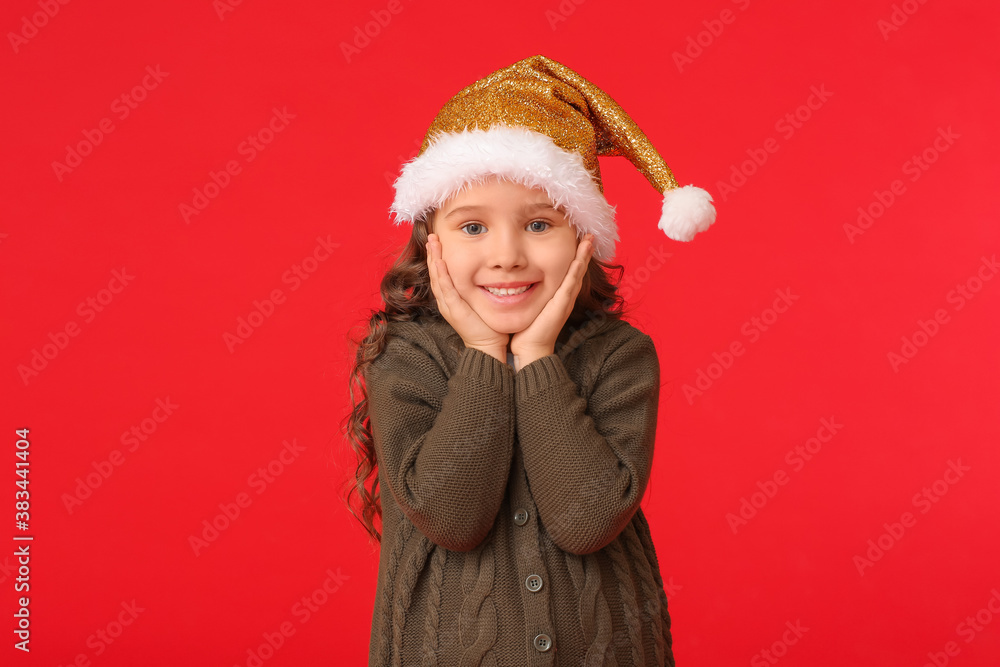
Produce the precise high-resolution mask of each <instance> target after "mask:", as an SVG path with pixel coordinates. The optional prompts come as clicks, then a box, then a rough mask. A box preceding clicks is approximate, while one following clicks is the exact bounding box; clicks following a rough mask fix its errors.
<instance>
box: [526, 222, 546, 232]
mask: <svg viewBox="0 0 1000 667" xmlns="http://www.w3.org/2000/svg"><path fill="white" fill-rule="evenodd" d="M532 225H545V226H544V227H542V228H541V229H539V228H538V227H533V226H532ZM551 226H552V225H551V224H549V223H548V222H546V221H545V220H532V221H531V222H529V223H528V227H531V230H532V231H535V232H544V231H545V230H546V229H548V228H549V227H551Z"/></svg>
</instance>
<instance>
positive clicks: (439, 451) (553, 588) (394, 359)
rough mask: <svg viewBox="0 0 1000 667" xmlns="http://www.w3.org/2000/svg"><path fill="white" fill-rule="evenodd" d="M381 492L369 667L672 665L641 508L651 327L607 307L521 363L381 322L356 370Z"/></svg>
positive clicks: (652, 370)
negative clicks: (378, 348) (550, 350)
mask: <svg viewBox="0 0 1000 667" xmlns="http://www.w3.org/2000/svg"><path fill="white" fill-rule="evenodd" d="M366 381H367V387H368V392H369V399H370V408H371V425H372V431H373V434H374V437H375V447H376V450H377V455H378V461H379V484H380V488H381V489H382V534H383V538H382V547H381V553H380V556H379V577H378V585H377V588H376V593H375V610H374V613H373V615H372V633H371V644H370V652H369V667H390V666H395V665H402V666H407V665H420V666H424V667H478V666H482V667H514V666H515V665H516V666H524V665H530V666H536V665H537V666H541V665H546V666H562V667H568V666H570V665H572V666H573V667H576V666H578V665H585V666H586V667H599V666H602V665H610V666H614V667H628V666H637V665H643V666H645V667H668V666H673V665H674V658H673V652H672V642H671V635H670V616H669V614H668V613H667V597H666V593H665V591H664V588H663V578H662V576H661V574H660V568H659V563H658V561H657V556H656V552H655V550H654V548H653V541H652V538H651V536H650V532H649V525H648V524H647V523H646V519H645V517H644V515H643V513H642V510H641V509H640V507H639V504H640V501H641V500H642V496H643V493H644V491H645V489H646V484H647V482H648V480H649V473H650V469H651V466H652V462H653V441H654V437H655V434H656V413H657V402H658V399H659V363H658V360H657V356H656V349H655V348H654V346H653V341H652V339H651V338H650V337H649V336H647V335H646V334H644V333H642V332H641V331H639V330H638V329H636V328H634V327H633V326H632V325H631V324H628V323H627V322H623V321H617V320H604V321H598V322H593V323H590V324H588V325H585V326H584V327H582V328H581V329H580V330H578V331H575V332H573V333H572V335H571V336H569V338H568V339H567V340H566V342H565V344H561V345H559V346H557V350H556V353H555V354H551V355H549V356H547V357H543V358H541V359H537V360H536V361H534V362H532V363H530V364H528V365H527V366H525V367H523V368H521V369H520V370H519V371H518V372H517V373H514V370H513V368H512V367H511V366H509V365H507V364H504V363H503V362H501V361H499V360H497V359H495V358H494V357H492V356H490V355H488V354H485V353H483V352H481V351H479V350H476V349H473V348H466V347H465V345H464V343H463V342H462V339H461V337H459V336H458V334H457V333H455V330H454V329H452V327H451V326H450V325H449V324H448V323H447V322H445V321H443V320H441V319H438V318H421V319H418V320H416V321H414V322H393V323H391V324H390V325H389V339H388V343H387V346H386V349H385V351H384V352H383V353H382V354H381V355H380V356H379V357H378V359H376V361H375V362H374V363H373V364H372V365H371V366H370V367H369V370H368V374H367V376H366Z"/></svg>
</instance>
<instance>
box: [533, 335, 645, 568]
mask: <svg viewBox="0 0 1000 667" xmlns="http://www.w3.org/2000/svg"><path fill="white" fill-rule="evenodd" d="M659 389H660V367H659V360H658V359H657V356H656V349H655V347H654V345H653V341H652V339H651V338H650V337H649V336H648V335H646V334H643V333H639V335H637V336H633V337H631V338H629V339H628V340H626V341H625V342H624V343H623V344H621V345H620V346H618V347H617V348H616V349H614V350H613V351H612V352H611V353H610V354H609V355H608V356H607V358H606V359H605V360H604V362H603V364H602V366H601V368H600V371H599V372H598V376H597V378H596V380H595V385H594V389H593V392H592V393H591V396H590V399H589V401H588V400H585V399H584V398H582V397H581V396H580V393H579V390H578V388H577V386H576V383H575V382H574V381H573V380H572V378H571V377H570V376H569V373H568V372H567V370H566V367H565V365H564V364H563V362H562V360H561V359H560V358H559V357H558V356H556V355H554V354H552V355H549V356H547V357H542V358H541V359H537V360H535V361H533V362H532V363H530V364H528V365H527V366H525V367H523V368H522V369H521V370H520V371H518V373H517V375H516V377H515V390H514V393H515V406H516V410H515V412H516V415H517V419H516V422H517V436H518V441H519V442H520V446H521V451H522V454H523V457H524V467H525V472H526V474H527V476H528V482H529V484H530V487H531V494H532V496H533V497H534V499H535V504H536V506H537V508H538V513H539V517H540V518H541V521H542V524H543V525H544V526H545V528H546V530H547V531H548V533H549V535H550V536H551V537H552V540H553V542H555V544H557V545H558V546H559V547H560V548H561V549H563V550H564V551H569V552H570V553H574V554H581V555H582V554H588V553H591V552H594V551H597V550H599V549H601V548H603V547H604V546H606V545H607V544H608V543H610V542H611V541H612V540H614V539H615V538H616V537H617V536H618V534H619V533H621V531H622V530H623V529H624V528H625V526H626V525H627V524H628V522H629V521H631V520H632V516H633V515H634V514H635V512H636V510H638V509H639V503H640V502H641V501H642V496H643V493H644V492H645V490H646V483H647V482H648V480H649V473H650V469H651V467H652V462H653V442H654V440H655V437H656V416H657V404H658V401H659Z"/></svg>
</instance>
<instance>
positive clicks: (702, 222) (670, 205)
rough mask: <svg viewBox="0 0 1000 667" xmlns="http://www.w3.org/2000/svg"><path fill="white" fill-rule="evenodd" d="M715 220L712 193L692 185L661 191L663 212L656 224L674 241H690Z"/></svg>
mask: <svg viewBox="0 0 1000 667" xmlns="http://www.w3.org/2000/svg"><path fill="white" fill-rule="evenodd" d="M713 222H715V207H714V206H712V195H710V194H708V192H706V191H705V190H702V189H701V188H697V187H695V186H693V185H685V186H684V187H682V188H674V189H672V190H667V191H666V192H665V193H663V213H662V214H661V216H660V223H659V225H657V226H658V227H659V228H660V229H662V230H663V233H665V234H666V235H667V236H669V237H670V238H672V239H673V240H675V241H690V240H691V239H693V238H694V235H695V234H697V233H698V232H703V231H705V230H706V229H708V228H709V226H710V225H711V224H712V223H713Z"/></svg>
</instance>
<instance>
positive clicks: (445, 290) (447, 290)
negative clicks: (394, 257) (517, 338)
mask: <svg viewBox="0 0 1000 667" xmlns="http://www.w3.org/2000/svg"><path fill="white" fill-rule="evenodd" d="M425 247H426V249H427V269H428V273H429V274H430V278H431V291H432V292H433V293H434V298H435V299H437V306H438V311H439V312H440V313H441V315H442V316H443V317H444V319H445V320H447V322H448V324H450V325H451V326H452V328H453V329H454V330H455V331H456V332H457V333H458V335H459V336H461V337H462V340H463V341H465V346H466V347H474V348H477V349H479V350H482V351H484V352H486V353H487V354H491V355H492V356H494V357H496V358H497V359H500V361H502V362H504V363H507V342H508V341H509V340H510V335H509V334H501V333H497V332H496V331H494V330H493V329H491V328H490V327H489V326H488V325H487V324H486V323H485V322H483V320H482V318H481V317H479V314H478V313H477V312H476V311H475V310H473V309H472V306H470V305H469V303H468V302H467V301H466V300H465V299H463V298H462V295H461V294H459V293H458V290H457V289H455V285H454V283H452V281H451V276H450V275H448V266H447V265H446V264H445V263H444V260H443V259H442V258H441V241H440V240H439V239H438V237H437V234H428V235H427V244H426V246H425ZM498 355H499V356H498Z"/></svg>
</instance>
